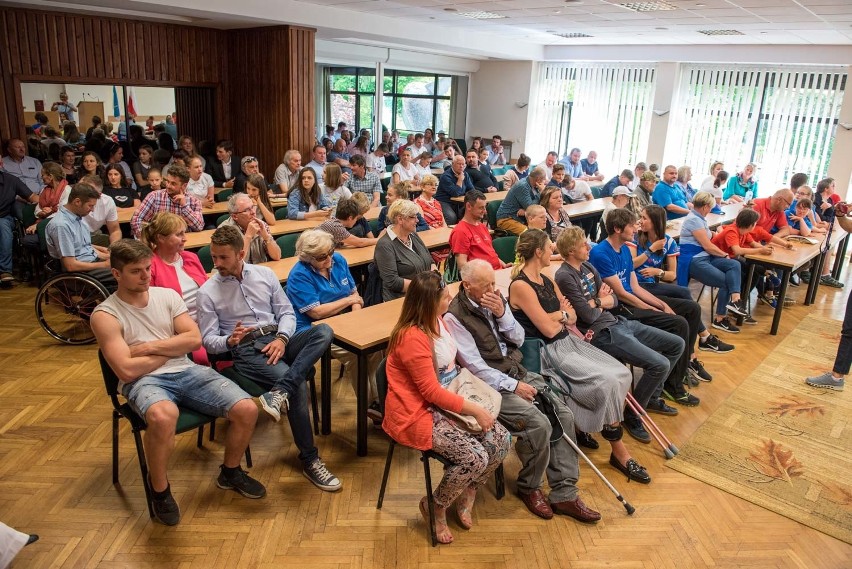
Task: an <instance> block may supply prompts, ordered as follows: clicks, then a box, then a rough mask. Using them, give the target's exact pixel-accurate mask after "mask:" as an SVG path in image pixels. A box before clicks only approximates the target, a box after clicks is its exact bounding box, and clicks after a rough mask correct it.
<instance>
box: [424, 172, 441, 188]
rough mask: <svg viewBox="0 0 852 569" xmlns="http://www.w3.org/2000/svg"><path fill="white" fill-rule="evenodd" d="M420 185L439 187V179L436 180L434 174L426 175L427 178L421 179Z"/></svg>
mask: <svg viewBox="0 0 852 569" xmlns="http://www.w3.org/2000/svg"><path fill="white" fill-rule="evenodd" d="M420 185H421V186H426V185H429V186H437V185H438V178H436V177H435V176H433V175H432V174H426V175H425V176H423V177H422V178H420Z"/></svg>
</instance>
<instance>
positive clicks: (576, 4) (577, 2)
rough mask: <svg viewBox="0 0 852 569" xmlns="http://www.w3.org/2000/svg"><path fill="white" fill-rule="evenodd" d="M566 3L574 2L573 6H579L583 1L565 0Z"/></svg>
mask: <svg viewBox="0 0 852 569" xmlns="http://www.w3.org/2000/svg"><path fill="white" fill-rule="evenodd" d="M565 3H566V4H574V5H575V6H579V5H580V4H582V3H583V0H565Z"/></svg>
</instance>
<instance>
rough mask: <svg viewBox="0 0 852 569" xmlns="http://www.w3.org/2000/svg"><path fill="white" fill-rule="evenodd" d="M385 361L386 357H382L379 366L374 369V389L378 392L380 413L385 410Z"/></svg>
mask: <svg viewBox="0 0 852 569" xmlns="http://www.w3.org/2000/svg"><path fill="white" fill-rule="evenodd" d="M387 363H388V359H387V358H382V361H380V362H379V367H378V368H377V369H376V389H377V391H378V392H379V405H380V406H381V408H382V413H384V412H385V397H387V396H388V373H387Z"/></svg>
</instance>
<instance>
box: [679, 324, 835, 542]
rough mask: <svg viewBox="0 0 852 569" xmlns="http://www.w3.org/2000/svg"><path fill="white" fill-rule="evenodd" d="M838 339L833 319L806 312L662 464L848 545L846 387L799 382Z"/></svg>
mask: <svg viewBox="0 0 852 569" xmlns="http://www.w3.org/2000/svg"><path fill="white" fill-rule="evenodd" d="M839 339H840V323H839V322H837V321H835V320H830V319H827V318H822V317H819V316H808V317H807V318H805V319H804V320H803V321H802V322H801V323H800V324H799V326H798V327H796V329H795V330H793V332H791V333H790V335H789V336H787V338H786V339H785V340H784V341H783V342H781V343H780V344H779V345H778V346H777V347H776V348H775V349H774V350H773V351H772V352H771V353H770V354H769V356H768V357H767V358H766V359H765V360H764V362H763V363H762V364H761V365H760V366H759V367H758V368H757V369H756V370H755V371H754V373H752V374H751V376H749V377H748V379H746V380H745V381H744V382H743V383H742V385H740V387H738V388H737V389H736V390H735V391H734V392H733V393H732V394H731V396H730V397H729V398H728V400H727V401H725V402H724V403H723V404H722V406H721V407H720V408H719V409H718V410H717V411H716V412H715V413H713V415H712V416H711V417H710V418H709V419H708V420H707V421H706V422H705V423H704V424H703V425H702V426H701V427H700V428H699V429H698V431H697V432H696V433H695V435H693V436H692V437H691V438H690V440H689V441H688V442H687V443H686V444H685V445H683V446H682V447H681V452H680V454H679V455H678V456H677V457H675V458H674V459H672V460H670V461H668V463H667V464H668V465H669V466H670V467H671V468H673V469H675V470H677V471H679V472H683V473H684V474H687V475H689V476H692V477H693V478H696V479H698V480H701V481H703V482H707V483H708V484H711V485H713V486H716V487H717V488H721V489H722V490H725V491H726V492H729V493H731V494H733V495H735V496H739V497H740V498H743V499H744V500H748V501H749V502H752V503H754V504H757V505H759V506H763V507H764V508H767V509H769V510H772V511H773V512H777V513H779V514H781V515H782V516H786V517H788V518H790V519H793V520H796V521H798V522H801V523H803V524H805V525H807V526H810V527H812V528H814V529H817V530H819V531H821V532H824V533H827V534H828V535H831V536H834V537H836V538H837V539H841V540H843V541H845V542H846V543H852V389H847V390H846V391H830V390H821V389H816V388H812V387H809V386H807V385H805V383H804V381H803V379H804V378H805V377H806V376H812V375H818V374H820V373H822V372H824V371H825V370H827V369H830V367H831V365H832V364H833V363H834V356H835V353H836V351H837V344H838V342H839ZM734 357H735V356H734Z"/></svg>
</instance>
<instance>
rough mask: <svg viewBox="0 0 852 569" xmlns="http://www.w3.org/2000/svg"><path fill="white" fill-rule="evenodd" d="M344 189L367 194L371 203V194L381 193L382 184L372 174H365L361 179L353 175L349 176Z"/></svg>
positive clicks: (377, 177)
mask: <svg viewBox="0 0 852 569" xmlns="http://www.w3.org/2000/svg"><path fill="white" fill-rule="evenodd" d="M346 187H347V188H349V189H350V190H351V191H352V192H363V193H365V194H367V197H368V198H369V199H370V200H371V201H372V199H373V193H374V192H378V193H379V194H381V193H382V182H381V181H380V180H379V176H378V175H376V174H375V173H374V172H367V173H366V175H365V176H364V177H363V178H359V177H358V176H356V175H355V174H352V175H351V176H349V180H347V181H346Z"/></svg>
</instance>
